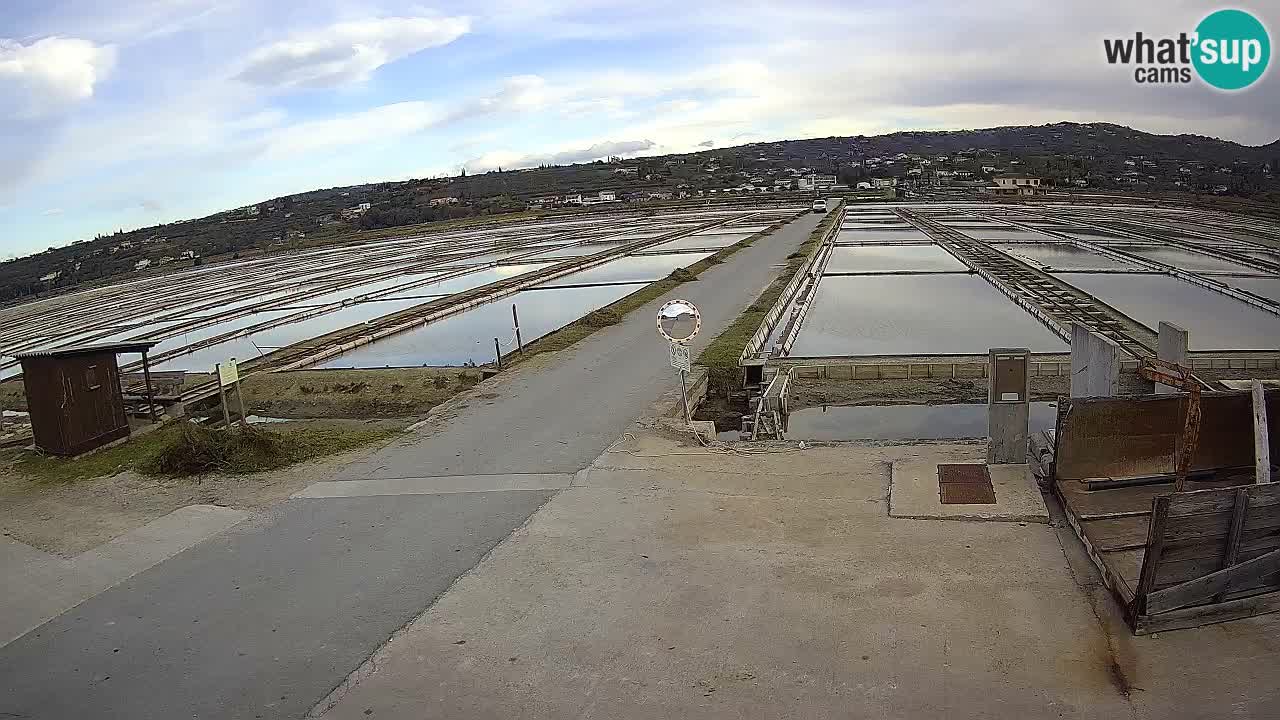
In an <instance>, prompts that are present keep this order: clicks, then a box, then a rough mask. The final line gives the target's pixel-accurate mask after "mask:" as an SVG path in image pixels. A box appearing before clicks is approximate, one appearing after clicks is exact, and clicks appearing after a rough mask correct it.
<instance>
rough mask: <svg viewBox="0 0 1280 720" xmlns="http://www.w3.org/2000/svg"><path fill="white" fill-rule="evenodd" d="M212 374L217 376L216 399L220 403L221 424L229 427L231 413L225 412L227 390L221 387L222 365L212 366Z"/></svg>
mask: <svg viewBox="0 0 1280 720" xmlns="http://www.w3.org/2000/svg"><path fill="white" fill-rule="evenodd" d="M213 374H214V375H217V376H218V377H217V382H218V399H219V400H221V401H222V423H223V424H224V425H226V426H227V427H231V411H229V410H227V389H226V388H225V387H223V386H222V363H216V364H215V365H214V366H213Z"/></svg>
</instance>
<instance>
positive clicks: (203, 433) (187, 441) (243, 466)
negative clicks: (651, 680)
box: [142, 422, 299, 475]
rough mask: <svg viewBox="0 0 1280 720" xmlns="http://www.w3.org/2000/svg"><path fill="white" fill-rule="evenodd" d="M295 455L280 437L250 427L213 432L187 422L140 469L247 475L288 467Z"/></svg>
mask: <svg viewBox="0 0 1280 720" xmlns="http://www.w3.org/2000/svg"><path fill="white" fill-rule="evenodd" d="M298 455H299V453H298V452H297V448H296V446H295V444H294V443H292V442H290V441H289V439H288V438H286V437H285V436H284V435H281V434H279V433H275V432H271V431H269V430H260V429H258V428H255V427H253V426H252V425H250V426H248V427H241V426H236V427H232V428H230V429H227V430H214V429H211V428H207V427H203V426H201V425H196V424H195V423H190V422H188V423H184V424H183V425H182V431H181V432H179V433H178V434H177V436H176V437H175V438H174V439H173V440H171V441H169V442H168V443H167V444H166V445H165V446H164V447H162V448H161V449H160V451H159V452H158V453H157V454H156V455H155V456H153V457H151V458H150V459H148V460H147V461H146V462H144V464H143V466H142V469H143V471H144V472H149V473H152V474H157V475H198V474H200V473H205V472H213V471H222V472H233V473H248V472H257V471H260V470H271V469H273V468H278V467H282V466H284V465H288V464H289V463H290V462H293V461H294V459H295V458H297V457H298Z"/></svg>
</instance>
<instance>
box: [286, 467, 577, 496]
mask: <svg viewBox="0 0 1280 720" xmlns="http://www.w3.org/2000/svg"><path fill="white" fill-rule="evenodd" d="M572 483H573V475H570V474H568V473H506V474H501V475H447V476H444V477H421V478H386V479H376V480H336V481H332V482H318V483H315V484H313V485H310V486H308V487H307V488H306V489H305V490H303V491H301V492H299V493H295V494H294V496H293V497H294V498H340V497H368V496H372V495H439V494H441V493H460V492H500V491H507V490H561V489H563V488H567V487H569V485H571V484H572Z"/></svg>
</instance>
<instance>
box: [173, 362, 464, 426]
mask: <svg viewBox="0 0 1280 720" xmlns="http://www.w3.org/2000/svg"><path fill="white" fill-rule="evenodd" d="M206 378H207V376H192V377H191V380H190V381H189V382H193V383H198V382H201V381H203V380H204V379H206ZM481 379H482V377H481V374H480V371H479V370H477V369H475V368H461V367H422V368H380V369H371V370H294V371H290V372H280V373H266V374H262V375H255V376H253V377H251V378H249V379H248V380H246V381H245V382H244V383H243V387H244V402H245V407H246V409H248V411H249V412H250V413H252V414H254V415H262V416H265V417H278V418H356V419H368V418H412V417H419V416H421V415H425V414H426V413H427V411H429V410H430V409H431V408H433V407H435V406H436V405H439V404H440V403H442V402H444V401H445V400H448V399H449V398H451V397H453V396H454V395H457V394H458V393H459V392H462V391H463V390H466V389H467V388H469V387H472V386H473V385H475V384H477V383H479V382H480V380H481ZM231 406H232V408H235V406H236V404H235V400H234V399H232V400H231Z"/></svg>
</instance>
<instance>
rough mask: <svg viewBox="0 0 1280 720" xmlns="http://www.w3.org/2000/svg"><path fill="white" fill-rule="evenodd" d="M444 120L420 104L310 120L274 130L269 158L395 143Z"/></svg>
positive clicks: (394, 105)
mask: <svg viewBox="0 0 1280 720" xmlns="http://www.w3.org/2000/svg"><path fill="white" fill-rule="evenodd" d="M442 117H443V115H442V113H441V112H440V111H439V110H437V109H436V108H435V106H433V105H431V104H430V103H426V102H423V101H420V100H419V101H411V102H402V103H394V104H391V105H381V106H379V107H375V108H371V109H369V110H363V111H361V112H356V113H350V114H347V115H338V116H335V117H331V118H326V119H324V120H309V121H306V122H300V123H297V124H294V125H290V126H287V127H282V128H279V129H277V130H275V131H274V132H273V133H272V134H271V136H270V138H269V139H268V141H267V148H266V154H267V156H268V157H285V156H292V155H301V154H307V153H314V152H320V151H324V150H331V149H334V148H340V147H348V146H351V145H366V144H370V143H377V142H384V141H387V140H394V139H397V138H401V137H405V136H407V135H412V134H414V133H418V132H422V131H423V130H426V129H427V128H429V127H431V126H433V125H435V124H436V123H438V122H440V120H441V119H442Z"/></svg>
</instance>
